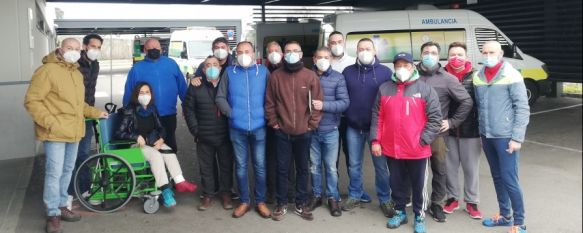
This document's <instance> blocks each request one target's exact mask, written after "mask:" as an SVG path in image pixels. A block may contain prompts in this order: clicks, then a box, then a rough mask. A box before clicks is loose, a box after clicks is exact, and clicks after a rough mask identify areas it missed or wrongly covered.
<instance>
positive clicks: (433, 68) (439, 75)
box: [417, 42, 473, 222]
mask: <svg viewBox="0 0 583 233" xmlns="http://www.w3.org/2000/svg"><path fill="white" fill-rule="evenodd" d="M440 49H441V48H440V47H439V44H438V43H436V42H427V43H424V44H423V45H421V62H420V63H419V64H418V65H417V70H419V75H420V76H421V77H420V80H421V81H424V82H425V83H427V85H429V86H431V87H432V88H433V89H435V91H436V92H437V96H438V97H439V102H440V104H441V115H442V116H443V120H442V123H441V129H440V130H439V133H440V134H439V137H437V138H436V139H435V140H434V141H433V143H431V154H432V156H431V159H430V160H431V170H432V172H433V180H432V182H431V187H432V190H431V206H430V207H429V213H430V214H431V215H432V216H433V220H435V221H437V222H445V221H446V216H445V213H444V212H443V207H442V206H441V202H442V201H443V199H444V198H445V196H446V182H447V178H446V169H447V168H446V163H445V161H446V154H447V145H446V142H445V140H446V137H447V134H448V131H449V129H450V128H457V127H459V125H460V124H461V123H462V122H463V121H464V120H465V119H466V117H467V116H468V114H469V113H470V111H471V110H472V106H473V101H472V98H471V97H470V95H469V94H468V92H467V91H466V89H465V88H464V87H463V86H462V85H461V84H460V82H459V81H458V80H457V78H456V77H454V76H453V75H451V74H449V73H448V72H447V71H445V70H444V69H443V68H442V67H441V64H439V53H440ZM452 101H453V102H455V103H457V104H458V107H457V109H456V111H455V112H454V113H452V114H449V115H448V113H449V108H450V103H451V102H452Z"/></svg>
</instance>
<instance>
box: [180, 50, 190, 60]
mask: <svg viewBox="0 0 583 233" xmlns="http://www.w3.org/2000/svg"><path fill="white" fill-rule="evenodd" d="M180 58H182V59H188V55H187V54H186V51H182V52H180Z"/></svg>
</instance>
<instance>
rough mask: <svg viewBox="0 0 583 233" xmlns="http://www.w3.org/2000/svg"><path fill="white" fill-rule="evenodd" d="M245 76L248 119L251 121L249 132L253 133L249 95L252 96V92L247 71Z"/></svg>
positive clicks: (249, 122)
mask: <svg viewBox="0 0 583 233" xmlns="http://www.w3.org/2000/svg"><path fill="white" fill-rule="evenodd" d="M245 76H246V77H247V78H246V80H247V117H248V119H249V121H248V124H249V129H248V130H249V131H251V102H250V101H251V100H250V98H249V95H251V91H250V90H249V89H250V87H249V72H248V70H247V69H245Z"/></svg>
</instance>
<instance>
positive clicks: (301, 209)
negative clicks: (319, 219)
mask: <svg viewBox="0 0 583 233" xmlns="http://www.w3.org/2000/svg"><path fill="white" fill-rule="evenodd" d="M295 213H296V214H297V215H299V216H300V217H302V218H303V219H304V220H308V221H312V220H314V215H313V214H312V212H310V207H307V206H305V205H302V204H296V211H295Z"/></svg>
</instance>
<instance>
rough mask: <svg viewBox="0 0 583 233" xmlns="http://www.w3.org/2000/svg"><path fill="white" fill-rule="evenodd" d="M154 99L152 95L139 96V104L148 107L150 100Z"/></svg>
mask: <svg viewBox="0 0 583 233" xmlns="http://www.w3.org/2000/svg"><path fill="white" fill-rule="evenodd" d="M151 99H152V96H151V95H139V96H138V102H139V103H140V104H141V105H142V106H148V104H149V103H150V100H151Z"/></svg>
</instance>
